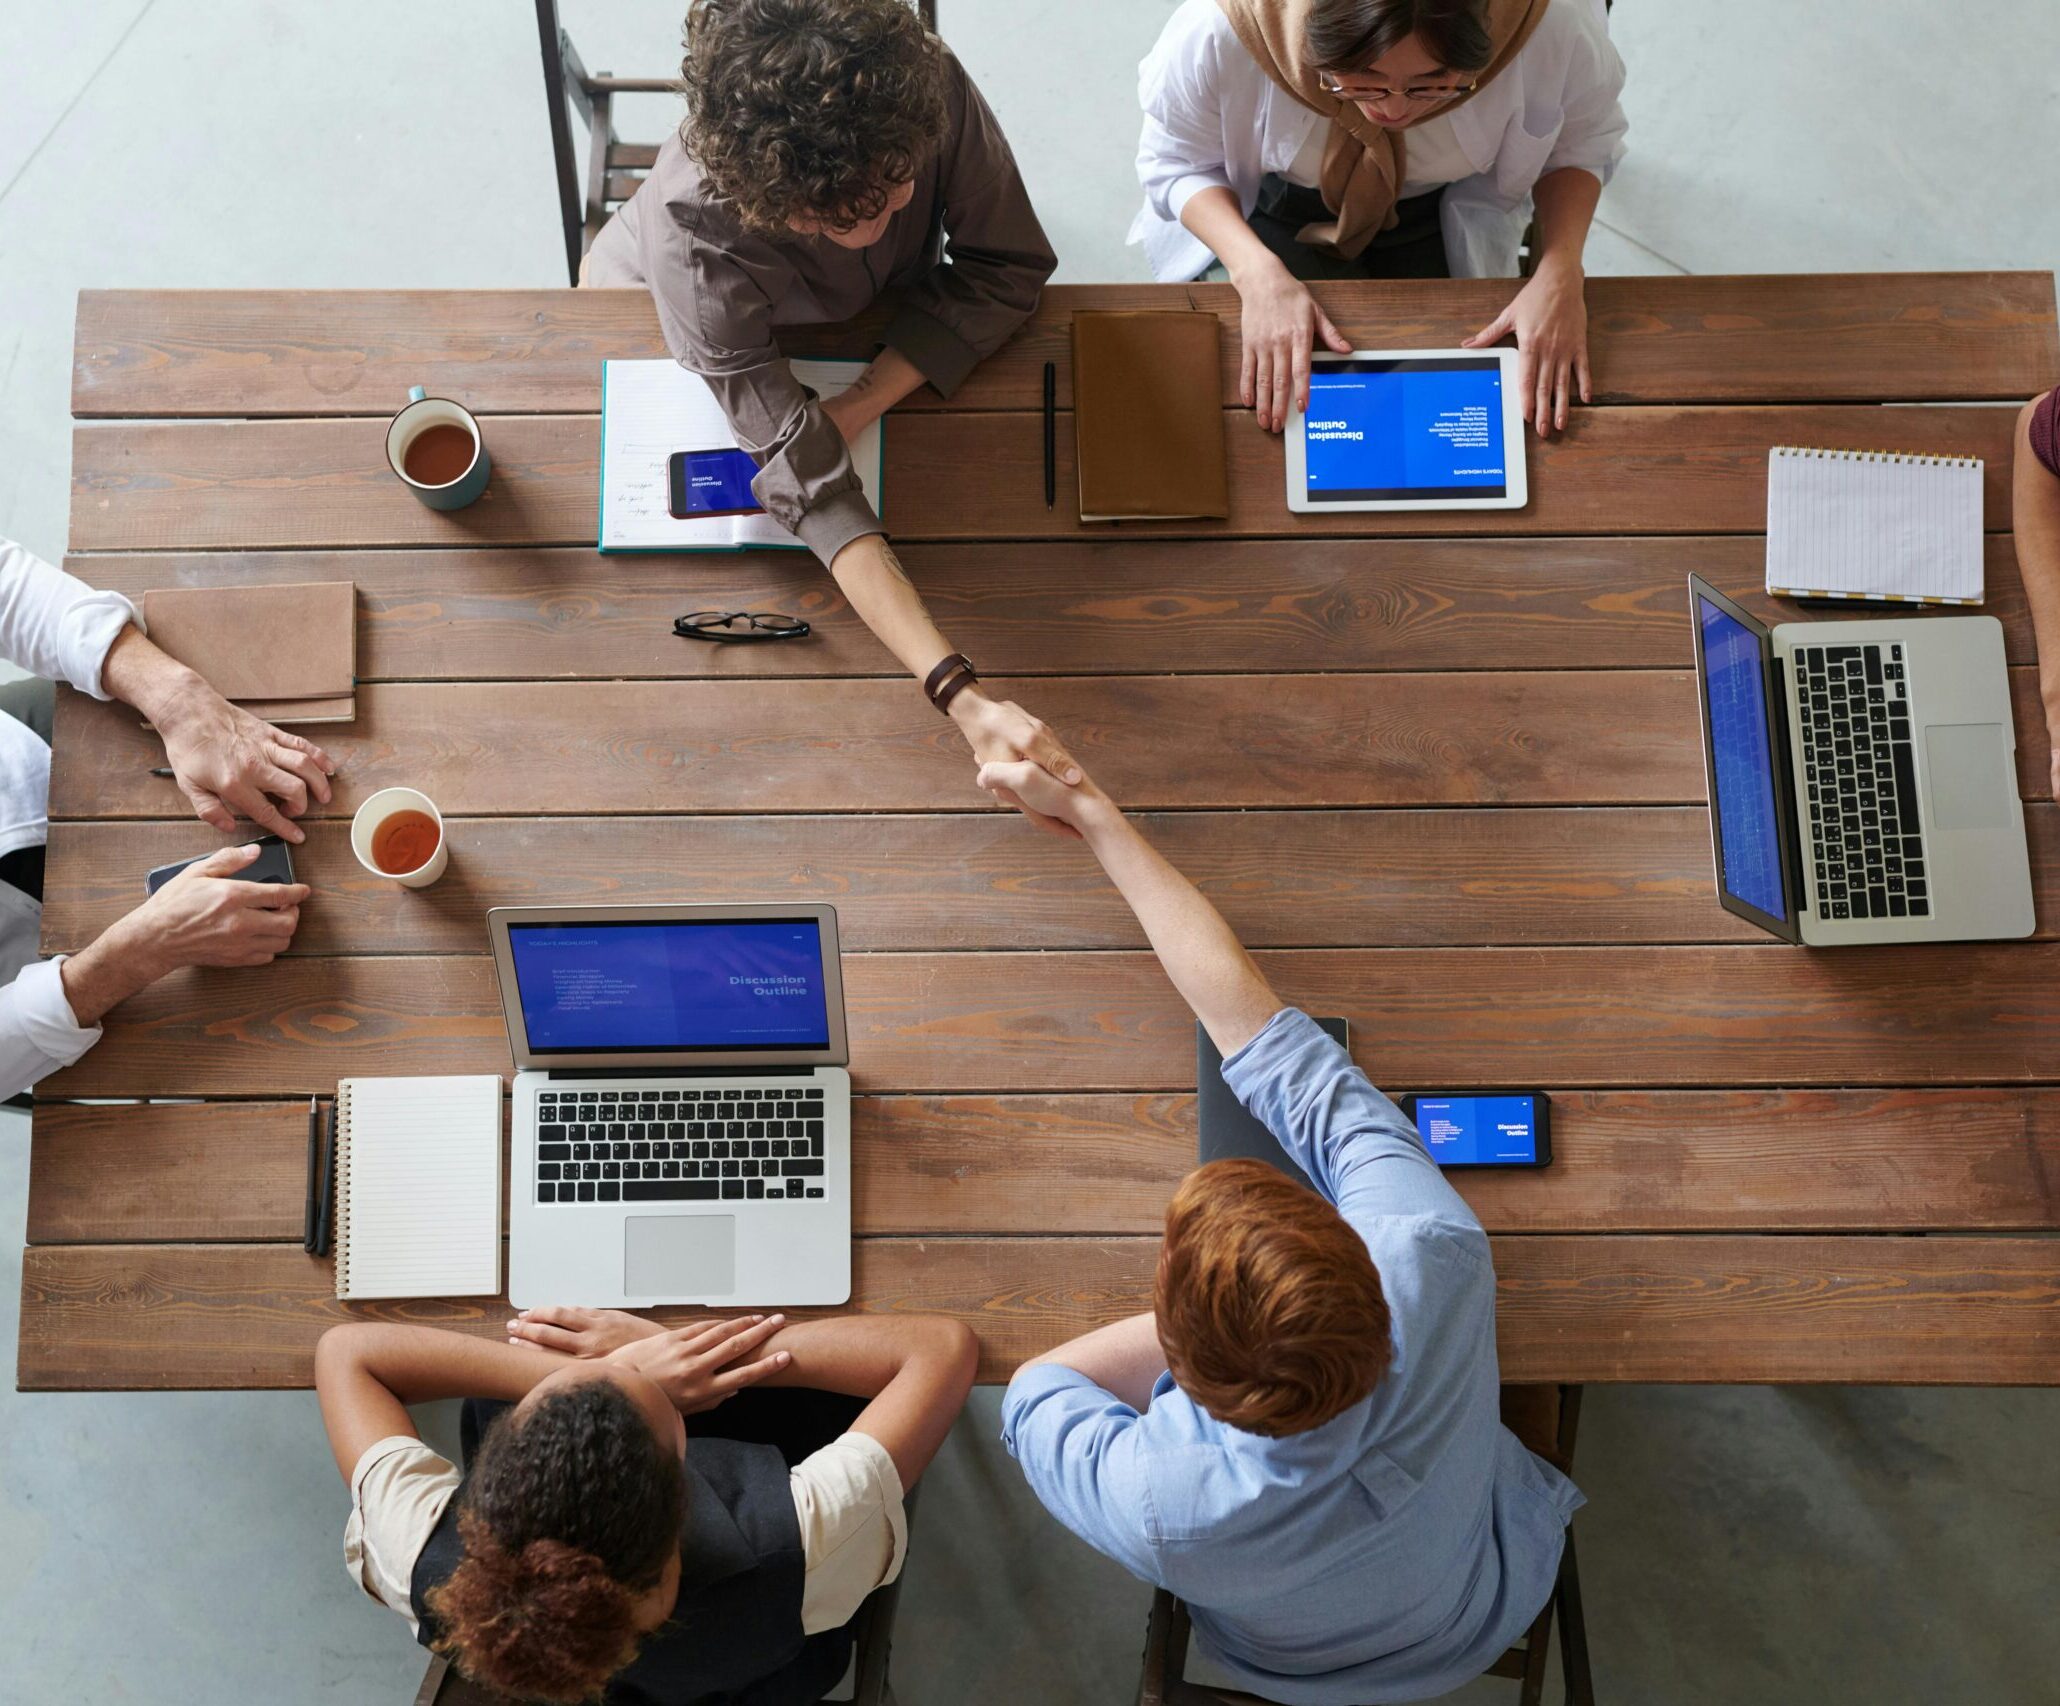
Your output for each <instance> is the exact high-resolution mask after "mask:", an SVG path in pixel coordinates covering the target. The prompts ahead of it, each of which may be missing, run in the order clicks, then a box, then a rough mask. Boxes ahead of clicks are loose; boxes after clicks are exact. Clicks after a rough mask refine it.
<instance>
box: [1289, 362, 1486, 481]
mask: <svg viewBox="0 0 2060 1706" xmlns="http://www.w3.org/2000/svg"><path fill="white" fill-rule="evenodd" d="M1302 436H1303V447H1304V452H1305V454H1304V459H1303V467H1304V480H1305V482H1306V484H1305V490H1306V491H1307V493H1308V497H1309V501H1310V502H1311V503H1364V502H1369V501H1371V500H1374V499H1381V498H1499V497H1502V496H1503V495H1505V493H1506V492H1507V490H1508V485H1509V472H1508V468H1507V466H1506V453H1505V451H1504V448H1503V442H1502V363H1501V362H1500V361H1499V360H1497V359H1496V358H1495V357H1494V356H1475V357H1466V358H1460V357H1452V356H1444V357H1439V356H1430V357H1425V358H1424V359H1422V360H1417V361H1404V360H1397V361H1386V362H1365V361H1357V362H1355V361H1322V360H1319V361H1316V362H1314V363H1313V364H1312V365H1311V367H1310V370H1309V414H1308V418H1307V421H1306V423H1305V424H1304V427H1303V435H1302Z"/></svg>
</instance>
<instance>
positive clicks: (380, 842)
mask: <svg viewBox="0 0 2060 1706" xmlns="http://www.w3.org/2000/svg"><path fill="white" fill-rule="evenodd" d="M350 846H351V851H352V852H353V853H355V854H356V855H357V856H358V863H359V864H360V865H363V866H364V867H365V869H366V870H368V871H370V872H371V873H372V874H373V875H374V876H375V877H391V878H392V879H393V880H394V881H395V882H397V883H399V884H400V885H401V886H402V887H404V888H411V889H423V888H427V887H428V886H429V885H430V884H431V883H433V882H435V881H436V879H437V878H438V877H440V876H442V875H443V874H444V871H445V870H446V869H447V868H448V867H449V865H450V862H451V849H450V843H449V841H448V840H447V839H446V838H445V835H444V824H443V813H442V812H440V811H438V810H437V809H436V805H435V802H434V801H432V800H431V799H430V798H429V796H428V795H427V794H419V793H417V792H416V791H415V790H414V789H413V788H381V789H380V790H379V792H378V793H376V794H374V795H373V796H372V797H371V798H370V799H368V800H367V801H366V802H365V803H364V804H363V805H361V806H360V807H358V810H357V815H356V816H355V817H353V818H352V819H351V826H350Z"/></svg>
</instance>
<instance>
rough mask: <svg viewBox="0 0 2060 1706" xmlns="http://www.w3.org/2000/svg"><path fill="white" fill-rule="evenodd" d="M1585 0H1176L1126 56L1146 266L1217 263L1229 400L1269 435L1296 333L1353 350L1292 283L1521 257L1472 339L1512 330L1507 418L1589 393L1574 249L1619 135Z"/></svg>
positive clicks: (1486, 339) (1598, 0)
mask: <svg viewBox="0 0 2060 1706" xmlns="http://www.w3.org/2000/svg"><path fill="white" fill-rule="evenodd" d="M1623 81H1624V66H1623V61H1622V60H1621V59H1619V58H1618V57H1617V52H1616V49H1615V48H1614V47H1612V46H1611V45H1610V41H1609V36H1608V32H1607V30H1606V28H1605V20H1604V9H1603V4H1602V0H1186V3H1185V4H1183V5H1182V6H1181V7H1180V9H1179V10H1178V11H1176V12H1175V13H1174V14H1173V17H1172V18H1171V20H1170V21H1169V22H1168V23H1167V25H1166V28H1165V30H1164V32H1163V33H1162V34H1161V35H1160V37H1159V40H1158V44H1157V45H1156V46H1155V47H1154V48H1153V49H1152V51H1151V53H1150V54H1149V55H1147V56H1146V58H1145V60H1144V63H1143V64H1142V65H1141V66H1140V67H1139V84H1138V93H1139V98H1140V99H1141V100H1142V102H1143V104H1144V134H1143V137H1142V139H1141V140H1140V142H1139V145H1138V156H1137V169H1138V176H1139V177H1140V178H1141V179H1142V181H1143V184H1144V192H1145V202H1144V207H1143V209H1142V210H1141V211H1140V212H1139V214H1138V216H1137V220H1136V223H1135V224H1134V225H1133V226H1132V227H1131V232H1130V236H1131V241H1133V242H1139V241H1141V242H1142V243H1143V244H1144V247H1145V253H1146V256H1147V257H1148V258H1149V260H1150V261H1151V265H1152V271H1153V272H1154V273H1155V274H1156V275H1157V276H1158V277H1159V278H1161V279H1168V280H1183V279H1191V278H1194V277H1197V276H1199V275H1200V274H1202V273H1203V272H1204V271H1205V270H1206V269H1209V268H1210V264H1211V261H1212V259H1213V261H1214V262H1215V263H1216V264H1217V266H1220V268H1221V269H1222V270H1221V272H1220V273H1219V274H1216V275H1215V276H1224V277H1228V278H1229V280H1230V282H1231V283H1233V284H1235V285H1236V286H1237V290H1238V295H1239V297H1240V298H1241V299H1242V302H1243V306H1244V327H1243V331H1244V368H1243V374H1242V380H1241V386H1242V398H1243V401H1244V402H1245V403H1246V404H1247V405H1248V406H1250V407H1252V408H1253V409H1254V410H1255V411H1256V413H1257V414H1258V417H1259V424H1260V425H1261V426H1263V427H1265V428H1267V429H1268V430H1269V431H1274V432H1277V431H1279V430H1280V429H1281V427H1282V426H1284V425H1285V424H1286V422H1287V417H1288V414H1289V412H1290V410H1291V409H1292V408H1299V407H1302V406H1304V405H1305V404H1306V402H1307V400H1308V387H1309V359H1310V350H1311V347H1312V345H1313V344H1314V343H1315V341H1316V340H1318V339H1321V340H1322V341H1323V342H1324V343H1325V344H1326V345H1328V346H1329V347H1330V348H1331V349H1333V350H1337V351H1340V352H1342V351H1345V350H1347V349H1349V348H1350V347H1351V346H1350V344H1349V343H1347V342H1346V340H1345V339H1344V338H1343V337H1342V336H1341V335H1340V334H1339V332H1338V330H1337V328H1336V327H1335V326H1333V325H1332V324H1331V323H1330V321H1329V320H1328V319H1327V318H1325V316H1324V313H1323V310H1322V309H1321V308H1320V307H1318V306H1317V303H1316V301H1315V298H1314V297H1312V296H1311V295H1310V293H1309V291H1308V290H1307V288H1306V287H1305V285H1304V283H1303V281H1304V280H1308V279H1337V278H1445V277H1450V276H1454V275H1457V276H1461V277H1498V276H1508V275H1512V274H1514V273H1515V271H1516V259H1517V244H1518V241H1519V238H1520V236H1521V233H1522V230H1523V224H1524V217H1525V211H1526V208H1527V207H1529V208H1531V209H1533V210H1534V217H1535V219H1536V222H1537V237H1536V242H1535V255H1534V262H1535V264H1534V267H1533V270H1532V274H1531V277H1530V278H1528V279H1527V280H1525V281H1524V283H1523V284H1522V286H1521V287H1520V288H1519V289H1518V290H1517V291H1516V293H1515V295H1514V296H1513V297H1512V298H1511V300H1510V302H1509V305H1508V306H1507V307H1506V308H1504V309H1503V311H1502V312H1501V313H1500V314H1498V315H1497V316H1496V317H1495V318H1494V319H1493V320H1492V321H1490V322H1489V323H1488V324H1487V325H1486V326H1484V327H1482V328H1481V330H1480V331H1479V332H1478V333H1476V334H1475V335H1474V336H1473V337H1472V338H1469V339H1468V340H1467V343H1468V346H1469V347H1479V346H1483V345H1487V344H1492V343H1495V342H1497V341H1499V340H1500V339H1502V338H1504V337H1506V336H1508V335H1510V334H1511V333H1514V334H1515V336H1516V342H1517V348H1518V349H1519V350H1520V351H1521V352H1522V357H1521V361H1520V363H1519V368H1518V372H1519V383H1520V385H1521V386H1522V389H1523V412H1524V418H1525V419H1527V420H1529V421H1531V422H1532V423H1533V424H1534V425H1535V426H1536V428H1537V430H1538V431H1539V432H1540V433H1541V434H1543V433H1547V432H1550V431H1552V430H1554V429H1555V428H1559V427H1564V426H1565V425H1566V415H1567V406H1568V404H1569V402H1570V401H1571V400H1572V398H1573V397H1574V396H1576V395H1578V396H1579V398H1580V399H1581V401H1582V402H1586V401H1588V399H1589V393H1590V386H1589V375H1588V311H1587V306H1586V303H1585V301H1584V300H1583V296H1582V284H1583V273H1582V267H1581V255H1582V250H1583V249H1584V247H1585V246H1586V243H1587V238H1588V225H1589V222H1590V220H1591V219H1592V218H1593V217H1594V213H1595V204H1596V200H1597V198H1598V197H1599V196H1600V195H1601V193H1602V186H1603V184H1604V183H1606V182H1607V181H1608V179H1609V176H1610V174H1611V172H1612V171H1614V170H1615V167H1616V163H1617V161H1618V160H1619V159H1620V158H1622V155H1623V138H1624V131H1625V128H1626V127H1625V121H1624V114H1623V109H1622V107H1621V106H1620V105H1619V104H1618V100H1617V96H1618V93H1619V92H1620V91H1621V89H1622V87H1623Z"/></svg>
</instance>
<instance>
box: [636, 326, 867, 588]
mask: <svg viewBox="0 0 2060 1706" xmlns="http://www.w3.org/2000/svg"><path fill="white" fill-rule="evenodd" d="M788 365H789V366H790V367H791V368H792V369H793V370H794V377H795V378H796V379H798V380H800V381H801V383H802V384H804V385H806V386H808V387H809V388H810V389H811V390H812V391H814V392H815V393H816V395H817V396H819V397H834V396H836V395H837V393H838V392H840V391H846V390H849V389H850V387H851V382H852V381H853V380H854V379H856V378H857V377H858V376H859V374H860V373H861V372H863V371H864V369H865V363H864V362H862V361H828V360H820V361H819V360H804V361H794V362H790V363H788ZM602 367H603V369H604V374H603V380H602V387H601V541H600V547H601V549H602V550H603V551H693V550H703V551H707V550H734V549H740V548H742V547H743V546H746V545H786V546H790V547H794V548H797V549H798V548H799V546H800V541H799V540H798V539H796V538H795V537H794V535H793V534H791V533H789V532H788V531H787V530H786V529H785V528H784V527H782V526H781V525H780V524H779V523H778V522H776V521H774V520H773V519H772V518H771V517H769V516H764V515H714V516H703V517H700V518H698V519H696V520H693V521H682V520H680V519H679V518H678V517H677V516H675V515H674V514H673V513H672V509H671V502H672V485H671V473H670V469H669V466H668V465H669V464H670V462H671V460H672V456H673V452H675V451H678V450H722V449H733V448H735V446H736V442H737V438H736V434H734V433H733V432H731V431H730V423H729V420H728V419H727V417H725V416H724V414H723V412H722V408H721V406H720V405H719V404H718V403H717V402H716V400H715V393H714V392H712V391H711V390H709V389H708V385H707V382H706V381H704V380H703V379H702V378H701V376H700V375H699V374H697V373H689V372H688V371H687V370H686V369H685V368H684V367H682V366H680V364H679V363H678V362H676V361H610V362H604V363H602ZM880 447H881V435H880V423H879V422H878V421H875V422H873V424H872V425H871V426H869V427H867V428H866V429H865V431H864V432H862V433H860V434H859V435H858V442H857V444H855V445H853V446H852V450H851V465H852V466H853V467H854V468H856V469H857V470H858V478H859V483H860V484H861V485H862V486H863V487H864V488H865V495H866V497H867V499H868V500H869V501H870V502H871V503H872V506H873V510H874V513H875V514H877V513H878V512H879V508H880Z"/></svg>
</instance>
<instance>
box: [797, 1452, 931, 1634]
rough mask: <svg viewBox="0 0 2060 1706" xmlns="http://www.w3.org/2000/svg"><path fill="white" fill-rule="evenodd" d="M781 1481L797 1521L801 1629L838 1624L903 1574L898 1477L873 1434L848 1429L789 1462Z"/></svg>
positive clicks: (904, 1532) (904, 1521) (904, 1522)
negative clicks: (789, 1494)
mask: <svg viewBox="0 0 2060 1706" xmlns="http://www.w3.org/2000/svg"><path fill="white" fill-rule="evenodd" d="M787 1484H788V1487H789V1489H790V1490H791V1491H792V1493H793V1495H794V1516H795V1520H796V1521H797V1522H798V1523H799V1524H800V1527H801V1554H802V1564H803V1570H804V1574H803V1577H802V1584H801V1632H802V1633H803V1634H804V1635H815V1634H820V1633H821V1632H822V1631H823V1630H825V1629H841V1628H843V1627H844V1625H845V1624H847V1623H849V1622H850V1621H851V1620H852V1618H854V1617H856V1616H857V1615H858V1608H859V1607H860V1606H861V1605H862V1604H864V1603H865V1597H866V1595H867V1594H869V1593H871V1592H872V1591H873V1589H875V1588H877V1587H884V1586H885V1585H886V1584H887V1583H889V1582H891V1581H892V1580H893V1579H894V1578H895V1577H896V1576H898V1575H900V1574H901V1563H902V1559H903V1558H905V1557H906V1556H907V1555H908V1517H907V1514H906V1512H905V1511H904V1510H903V1509H902V1504H901V1476H900V1475H899V1474H898V1473H897V1472H896V1471H895V1468H894V1459H893V1458H891V1457H890V1456H888V1455H887V1448H886V1447H885V1446H884V1445H882V1444H881V1443H880V1442H879V1441H878V1440H876V1439H874V1438H873V1437H872V1436H871V1435H870V1434H861V1433H849V1434H845V1435H843V1436H842V1437H841V1438H838V1439H834V1440H832V1441H831V1442H830V1443H829V1444H828V1445H826V1446H824V1447H823V1448H822V1450H820V1451H815V1452H811V1453H810V1454H809V1455H808V1456H806V1457H804V1458H803V1459H802V1460H801V1461H800V1462H799V1463H797V1464H795V1465H794V1468H793V1470H792V1471H791V1472H790V1473H789V1475H788V1477H787Z"/></svg>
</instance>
